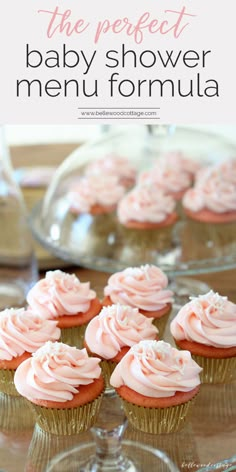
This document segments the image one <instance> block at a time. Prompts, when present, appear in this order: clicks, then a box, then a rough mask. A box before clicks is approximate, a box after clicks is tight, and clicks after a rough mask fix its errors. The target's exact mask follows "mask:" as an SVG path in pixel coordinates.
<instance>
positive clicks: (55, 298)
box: [27, 270, 101, 347]
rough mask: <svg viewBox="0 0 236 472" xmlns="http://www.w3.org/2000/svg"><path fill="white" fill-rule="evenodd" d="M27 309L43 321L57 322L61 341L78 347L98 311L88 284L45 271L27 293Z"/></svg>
mask: <svg viewBox="0 0 236 472" xmlns="http://www.w3.org/2000/svg"><path fill="white" fill-rule="evenodd" d="M27 302H28V304H29V307H30V308H31V309H32V310H33V311H34V312H35V313H39V314H40V315H41V316H43V317H44V318H50V319H53V320H55V321H57V323H58V326H59V328H61V340H62V341H63V342H65V343H67V344H71V345H73V346H77V347H81V346H82V344H83V336H84V331H85V328H86V325H87V323H88V321H90V320H91V319H92V318H93V317H94V316H95V315H97V313H99V311H100V309H101V304H100V301H99V299H98V298H97V296H96V292H95V291H94V290H91V289H90V283H89V282H85V283H83V282H80V280H79V279H78V278H77V277H76V276H75V275H74V274H66V273H65V272H62V271H61V270H55V271H49V272H47V273H46V276H45V278H44V279H41V280H39V281H38V282H37V283H36V284H35V285H34V287H33V288H32V289H31V290H30V291H29V292H28V295H27Z"/></svg>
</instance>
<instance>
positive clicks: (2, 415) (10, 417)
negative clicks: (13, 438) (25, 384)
mask: <svg viewBox="0 0 236 472" xmlns="http://www.w3.org/2000/svg"><path fill="white" fill-rule="evenodd" d="M34 424H35V421H34V417H33V414H32V411H31V410H30V408H29V406H28V403H27V401H26V400H25V398H23V397H21V396H20V395H19V396H14V395H8V394H7V393H0V430H1V431H3V432H15V433H17V432H20V431H26V430H30V429H33V427H34Z"/></svg>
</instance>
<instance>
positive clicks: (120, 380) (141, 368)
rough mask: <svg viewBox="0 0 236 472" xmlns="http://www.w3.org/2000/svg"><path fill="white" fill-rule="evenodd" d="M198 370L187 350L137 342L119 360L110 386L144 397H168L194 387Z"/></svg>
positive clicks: (155, 342) (197, 382)
mask: <svg viewBox="0 0 236 472" xmlns="http://www.w3.org/2000/svg"><path fill="white" fill-rule="evenodd" d="M201 370H202V369H201V367H199V365H198V364H197V363H196V362H195V361H194V360H193V359H192V358H191V354H190V352H189V351H179V350H178V349H175V348H174V347H172V346H171V345H170V344H168V343H166V342H164V341H141V342H140V343H139V344H136V345H135V346H133V347H131V349H130V350H129V352H127V354H125V356H124V357H123V359H121V361H120V362H119V364H118V365H117V367H116V368H115V370H114V371H113V373H112V375H111V378H110V383H111V385H112V386H113V387H115V388H119V387H121V386H122V385H126V386H127V387H129V388H131V389H132V390H134V391H135V392H138V393H140V394H141V395H145V396H147V397H155V398H161V397H172V396H173V395H175V393H176V392H189V391H190V390H193V389H194V388H195V387H197V386H198V385H199V384H200V379H199V373H200V372H201Z"/></svg>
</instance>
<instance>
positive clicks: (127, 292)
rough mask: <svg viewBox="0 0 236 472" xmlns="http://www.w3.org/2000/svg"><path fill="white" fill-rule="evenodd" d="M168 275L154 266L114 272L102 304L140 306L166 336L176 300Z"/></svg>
mask: <svg viewBox="0 0 236 472" xmlns="http://www.w3.org/2000/svg"><path fill="white" fill-rule="evenodd" d="M167 287H168V278H167V276H166V275H165V274H164V273H163V272H162V270H161V269H159V268H158V267H156V266H154V265H148V264H146V265H144V266H140V267H128V268H127V269H125V270H123V271H122V272H116V273H115V274H112V275H111V276H110V277H109V279H108V282H107V285H106V287H105V288H104V295H105V298H104V300H103V302H102V303H103V306H107V305H112V304H117V303H119V304H121V305H128V306H131V307H133V308H138V310H139V312H140V313H142V314H143V315H145V316H147V317H148V318H154V319H153V323H154V324H155V326H156V327H157V328H158V330H159V336H160V337H161V336H162V335H163V332H164V329H165V326H166V323H167V320H168V317H169V313H170V311H171V308H172V303H173V292H172V291H171V290H169V289H168V288H167Z"/></svg>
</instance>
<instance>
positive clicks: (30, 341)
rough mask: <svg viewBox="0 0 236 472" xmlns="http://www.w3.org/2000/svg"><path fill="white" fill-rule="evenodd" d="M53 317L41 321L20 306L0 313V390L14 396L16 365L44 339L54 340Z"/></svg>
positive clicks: (44, 340)
mask: <svg viewBox="0 0 236 472" xmlns="http://www.w3.org/2000/svg"><path fill="white" fill-rule="evenodd" d="M60 334H61V332H60V329H59V328H58V327H57V321H56V320H54V321H53V320H47V319H46V320H45V319H43V318H42V317H41V316H40V315H39V314H36V313H35V312H33V311H30V310H25V309H24V308H20V309H15V308H10V309H6V310H4V311H2V312H0V391H1V392H3V393H6V394H10V395H14V396H15V395H18V393H17V391H16V389H15V386H14V382H13V379H14V374H15V370H16V368H17V367H18V366H19V365H20V364H21V362H23V361H24V360H25V359H27V358H29V357H31V354H32V353H33V352H34V351H36V350H37V349H38V348H39V347H40V346H42V345H43V344H44V343H45V342H46V341H57V340H58V339H59V338H60Z"/></svg>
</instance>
